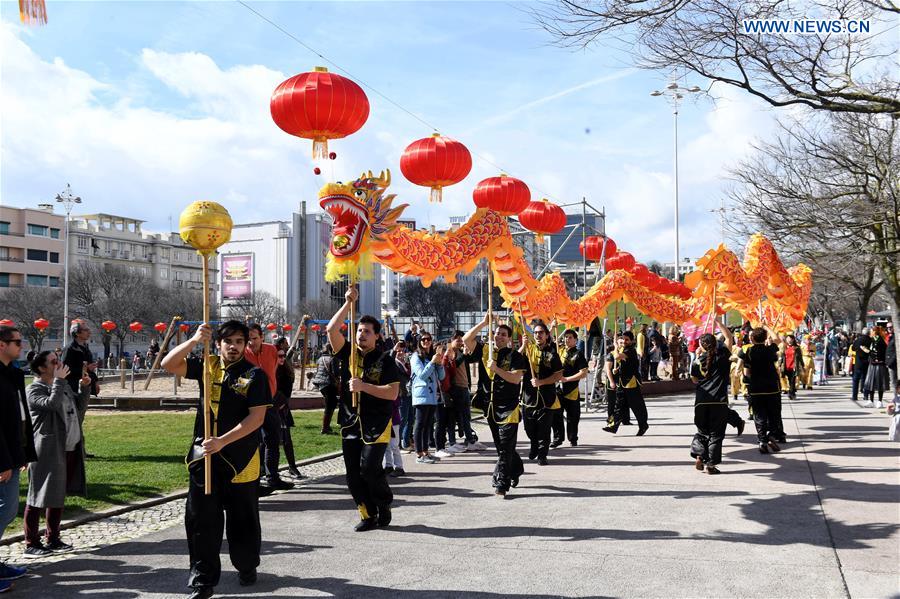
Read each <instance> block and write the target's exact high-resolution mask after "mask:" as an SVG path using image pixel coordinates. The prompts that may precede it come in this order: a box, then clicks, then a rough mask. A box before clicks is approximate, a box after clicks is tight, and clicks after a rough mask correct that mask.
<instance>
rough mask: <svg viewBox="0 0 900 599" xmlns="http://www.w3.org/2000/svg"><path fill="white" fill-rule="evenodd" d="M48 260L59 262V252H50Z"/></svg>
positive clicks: (54, 262)
mask: <svg viewBox="0 0 900 599" xmlns="http://www.w3.org/2000/svg"><path fill="white" fill-rule="evenodd" d="M50 262H52V263H53V264H59V252H50Z"/></svg>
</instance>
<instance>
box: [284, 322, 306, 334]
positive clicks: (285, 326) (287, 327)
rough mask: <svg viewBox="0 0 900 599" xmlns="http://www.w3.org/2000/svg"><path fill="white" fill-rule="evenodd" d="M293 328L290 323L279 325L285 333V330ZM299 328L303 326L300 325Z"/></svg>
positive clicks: (301, 328)
mask: <svg viewBox="0 0 900 599" xmlns="http://www.w3.org/2000/svg"><path fill="white" fill-rule="evenodd" d="M293 329H294V326H293V325H291V324H283V325H281V330H282V331H284V332H285V333H287V332H289V331H292V330H293ZM300 330H301V331H302V330H303V327H302V326H301V327H300Z"/></svg>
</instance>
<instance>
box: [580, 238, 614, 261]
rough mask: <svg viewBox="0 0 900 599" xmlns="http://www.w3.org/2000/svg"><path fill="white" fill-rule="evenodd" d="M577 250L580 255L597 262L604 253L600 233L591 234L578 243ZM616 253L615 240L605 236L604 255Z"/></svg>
mask: <svg viewBox="0 0 900 599" xmlns="http://www.w3.org/2000/svg"><path fill="white" fill-rule="evenodd" d="M578 250H579V251H580V252H581V255H582V256H584V257H585V258H587V259H588V260H590V261H592V262H599V261H600V259H601V257H602V256H603V254H604V251H603V250H604V248H603V237H602V236H600V235H591V236H590V237H587V238H585V240H584V241H582V242H581V243H579V244H578ZM615 253H616V242H615V241H613V240H612V239H610V238H609V237H607V238H606V256H607V257H609V256H612V255H613V254H615Z"/></svg>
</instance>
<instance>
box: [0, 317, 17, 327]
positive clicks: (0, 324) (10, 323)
mask: <svg viewBox="0 0 900 599" xmlns="http://www.w3.org/2000/svg"><path fill="white" fill-rule="evenodd" d="M14 326H16V323H14V322H13V321H11V320H10V319H8V318H4V319H3V320H0V327H14Z"/></svg>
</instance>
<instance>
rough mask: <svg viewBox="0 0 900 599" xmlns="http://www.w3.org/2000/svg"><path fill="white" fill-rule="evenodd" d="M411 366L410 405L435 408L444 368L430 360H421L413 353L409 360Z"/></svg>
mask: <svg viewBox="0 0 900 599" xmlns="http://www.w3.org/2000/svg"><path fill="white" fill-rule="evenodd" d="M409 363H410V365H411V366H412V403H413V405H414V406H436V405H437V403H438V386H439V385H440V382H441V379H443V378H444V367H443V366H441V365H440V364H435V363H434V362H432V361H431V360H423V359H422V358H420V357H419V354H418V353H414V354H413V355H412V357H411V358H410V360H409Z"/></svg>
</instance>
